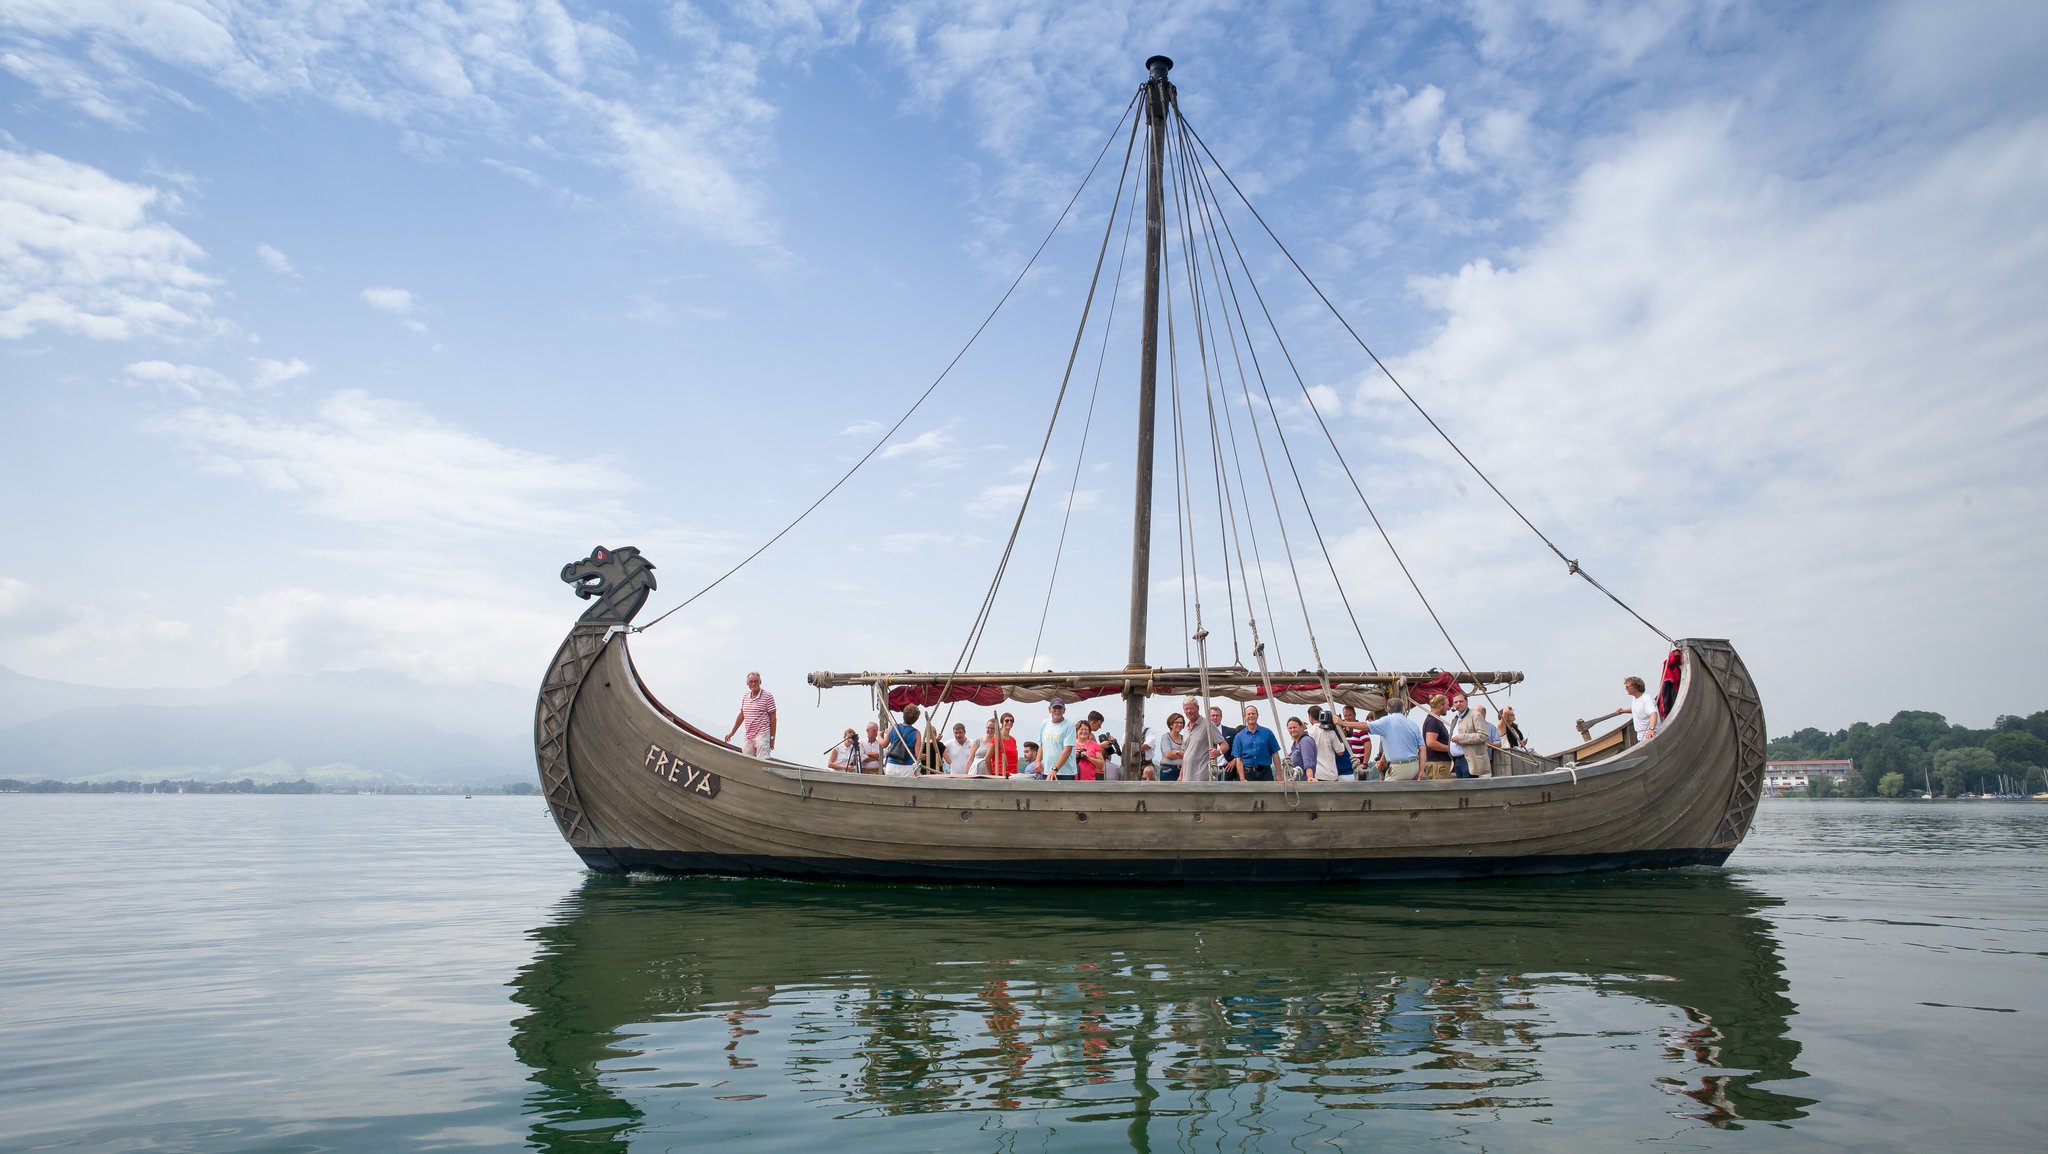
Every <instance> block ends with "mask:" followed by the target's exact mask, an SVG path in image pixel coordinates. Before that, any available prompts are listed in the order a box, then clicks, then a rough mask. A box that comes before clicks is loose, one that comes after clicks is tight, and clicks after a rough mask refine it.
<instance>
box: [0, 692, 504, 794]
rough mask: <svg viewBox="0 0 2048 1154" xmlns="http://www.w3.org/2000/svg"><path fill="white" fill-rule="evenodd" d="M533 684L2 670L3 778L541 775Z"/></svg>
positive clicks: (374, 779)
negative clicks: (210, 683) (139, 682)
mask: <svg viewBox="0 0 2048 1154" xmlns="http://www.w3.org/2000/svg"><path fill="white" fill-rule="evenodd" d="M532 718H533V697H532V694H531V692H530V691H527V690H521V689H516V688H514V687H512V686H508V685H498V684H494V683H489V682H480V683H475V684H471V685H463V686H446V685H429V684H426V683H423V682H417V681H413V680H411V679H409V678H404V677H397V676H393V675H389V674H381V673H372V672H366V671H358V672H353V673H320V674H309V675H302V676H254V675H252V676H249V677H242V678H237V679H236V680H234V681H231V682H229V683H228V684H226V685H221V686H216V687H213V688H210V689H107V688H102V687H97V686H86V685H71V684H67V683H65V682H61V681H47V680H44V679H41V678H35V677H25V676H23V675H21V674H19V673H15V672H13V671H12V670H8V669H5V668H0V777H12V778H21V779H25V780H36V779H41V778H51V779H57V780H70V781H75V780H81V779H88V778H101V779H106V778H134V779H145V780H147V779H155V778H163V777H192V778H198V779H202V780H237V779H240V778H243V777H254V778H256V779H258V780H294V779H297V778H299V777H310V778H311V779H313V780H316V781H326V782H335V783H342V782H352V783H355V784H360V785H378V784H393V785H397V784H418V785H469V784H476V785H486V784H494V783H500V782H517V781H526V780H531V779H532V777H533V773H534V770H533V747H532V744H531V742H532V738H531V736H530V735H531V732H532V729H531V727H532V724H533V721H532Z"/></svg>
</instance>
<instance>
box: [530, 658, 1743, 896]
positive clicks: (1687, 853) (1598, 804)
mask: <svg viewBox="0 0 2048 1154" xmlns="http://www.w3.org/2000/svg"><path fill="white" fill-rule="evenodd" d="M1680 645H1681V647H1682V649H1683V650H1684V653H1685V673H1684V677H1683V680H1682V682H1681V685H1680V691H1679V697H1678V701H1677V705H1676V706H1675V708H1674V710H1673V712H1672V715H1671V716H1670V717H1669V718H1667V719H1666V723H1665V726H1664V727H1663V728H1662V729H1661V730H1660V731H1659V732H1658V734H1657V736H1656V737H1654V738H1652V739H1651V740H1650V741H1648V742H1644V743H1642V744H1639V745H1635V746H1631V747H1629V748H1627V749H1625V750H1622V751H1620V752H1618V753H1615V754H1613V755H1611V756H1608V757H1606V758H1603V759H1601V760H1599V761H1595V762H1591V763H1588V764H1583V765H1580V766H1578V767H1577V768H1576V769H1569V770H1558V771H1555V772H1549V773H1542V774H1534V775H1527V776H1516V777H1497V778H1478V779H1473V780H1469V781H1450V782H1430V781H1422V782H1356V783H1354V782H1302V783H1295V784H1291V785H1284V784H1278V783H1250V784H1242V783H1221V782H1216V783H1161V782H1092V783H1065V782H1032V781H1022V780H1014V779H1013V780H1006V781H998V780H992V779H973V778H951V777H913V778H892V777H880V776H870V775H856V774H845V773H837V772H833V771H831V770H824V769H813V768H808V767H804V766H798V765H794V764H791V763H787V762H781V761H773V762H763V761H760V760H757V759H754V758H750V757H747V756H745V755H744V754H742V753H740V752H739V751H737V750H735V749H733V748H731V747H730V746H727V745H725V744H724V743H722V742H718V741H716V740H713V739H711V738H710V737H709V735H707V734H705V733H703V731H701V730H698V729H696V728H695V727H694V726H690V725H688V724H687V723H686V722H683V721H682V719H681V718H678V717H676V716H675V715H674V714H672V713H670V712H669V711H668V710H666V709H665V708H663V707H662V706H661V705H660V704H659V703H658V702H657V701H655V700H654V699H653V697H652V696H651V695H649V694H648V692H647V691H646V688H645V687H644V685H643V684H642V683H641V681H640V678H639V676H638V674H637V673H636V672H635V670H634V669H633V664H632V659H631V656H630V654H629V652H628V648H627V643H626V634H625V633H624V632H623V631H622V630H616V629H610V630H603V629H600V628H592V627H585V626H579V627H578V629H577V630H576V631H575V632H573V633H571V634H570V636H569V638H568V639H567V640H566V641H564V642H563V645H562V648H561V651H560V652H558V653H557V656H556V660H555V662H554V664H553V665H552V666H551V667H550V674H549V678H548V681H547V683H546V684H545V685H544V686H543V689H542V693H541V699H540V704H539V709H538V712H537V716H536V730H535V742H536V752H537V755H538V759H539V762H540V768H541V781H542V785H543V788H544V790H545V791H546V793H547V795H548V800H549V805H550V809H551V811H552V812H553V814H554V816H555V819H556V822H557V823H558V825H559V826H560V827H561V829H562V832H563V836H564V837H565V838H566V839H567V840H568V841H569V843H570V844H571V845H572V846H573V847H574V848H575V849H576V851H577V853H578V854H579V855H581V856H582V858H583V860H584V861H585V862H586V863H587V864H588V865H589V866H591V867H592V868H594V869H599V870H604V871H610V872H617V871H633V870H649V871H659V872H671V873H696V874H720V875H770V876H781V877H796V878H829V879H870V880H885V881H946V882H1004V883H1067V884H1173V883H1205V884H1216V883H1222V884H1230V883H1258V882H1311V881H1313V882H1338V881H1362V880H1370V879H1390V878H1424V877H1428V878H1447V877H1491V876H1505V875H1518V874H1558V873H1577V872H1586V871H1593V870H1612V869H1630V868H1640V867H1671V866H1686V865H1717V864H1719V863H1720V862H1722V861H1723V860H1725V859H1726V858H1727V856H1728V853H1729V852H1730V851H1731V850H1733V849H1734V847H1735V845H1736V844H1737V843H1738V842H1740V841H1741V839H1742V836H1743V834H1745V833H1746V832H1747V831H1748V828H1749V822H1750V819H1751V818H1752V817H1753V816H1754V813H1755V806H1756V796H1757V790H1758V787H1759V785H1760V784H1761V781H1762V775H1763V739H1762V735H1763V732H1764V728H1763V717H1762V709H1761V706H1760V705H1759V704H1758V702H1757V700H1756V695H1755V692H1754V690H1753V688H1752V687H1751V686H1750V683H1749V678H1748V673H1747V671H1746V670H1745V669H1744V668H1743V665H1742V661H1741V658H1740V657H1738V656H1737V655H1736V654H1735V651H1734V649H1733V648H1732V647H1730V646H1729V645H1728V644H1727V643H1726V642H1724V641H1697V640H1695V641H1684V642H1681V643H1680Z"/></svg>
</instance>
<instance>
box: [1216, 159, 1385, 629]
mask: <svg viewBox="0 0 2048 1154" xmlns="http://www.w3.org/2000/svg"><path fill="white" fill-rule="evenodd" d="M1176 143H1177V144H1178V145H1180V146H1181V147H1182V148H1183V149H1185V150H1186V151H1187V153H1188V155H1189V157H1190V159H1194V160H1195V167H1196V169H1197V172H1198V175H1199V160H1198V159H1197V158H1194V156H1193V145H1192V144H1190V143H1189V142H1188V141H1187V140H1186V137H1185V134H1181V135H1178V136H1177V137H1176ZM1206 183H1207V182H1206V179H1201V180H1199V181H1198V183H1197V192H1196V198H1195V199H1196V202H1197V204H1198V205H1199V206H1200V207H1201V209H1202V218H1203V221H1204V228H1203V230H1202V232H1203V236H1204V238H1205V239H1206V240H1207V242H1208V244H1207V250H1208V254H1209V263H1210V267H1211V268H1212V269H1215V270H1216V277H1217V279H1218V280H1219V281H1220V282H1221V283H1222V285H1223V287H1224V288H1225V289H1226V290H1227V291H1228V292H1229V295H1230V304H1231V308H1232V309H1235V310H1236V312H1237V321H1238V323H1237V327H1236V328H1232V327H1231V325H1230V311H1231V310H1230V309H1226V310H1224V312H1223V320H1224V328H1225V331H1226V332H1228V333H1229V334H1230V338H1231V344H1230V348H1231V356H1232V357H1234V358H1235V357H1237V356H1238V352H1237V332H1239V331H1242V332H1243V333H1244V348H1245V352H1246V353H1247V354H1249V355H1250V356H1251V359H1252V371H1253V372H1254V373H1255V374H1257V376H1258V379H1259V391H1260V392H1261V393H1263V394H1265V398H1266V410H1267V412H1268V413H1270V414H1271V415H1272V417H1273V428H1274V430H1275V435H1276V436H1277V435H1279V434H1278V430H1279V428H1280V413H1279V409H1278V407H1277V406H1276V405H1275V404H1274V403H1273V392H1272V390H1271V389H1269V388H1268V387H1267V386H1266V370H1265V367H1264V366H1263V365H1262V364H1261V363H1260V361H1259V350H1258V348H1257V346H1255V345H1254V344H1253V343H1252V339H1251V326H1250V325H1249V324H1248V323H1246V321H1245V317H1244V304H1243V302H1242V301H1241V300H1239V298H1238V295H1237V282H1236V280H1235V278H1233V277H1232V276H1231V275H1230V264H1229V262H1228V261H1227V260H1224V259H1223V258H1222V250H1221V248H1220V247H1219V245H1218V242H1217V240H1216V225H1215V220H1216V219H1217V218H1220V217H1221V216H1222V206H1221V205H1216V206H1214V214H1213V216H1212V213H1211V204H1210V200H1209V199H1208V198H1205V197H1203V196H1202V195H1201V187H1202V186H1203V185H1205V184H1206ZM1246 279H1247V281H1249V280H1250V271H1249V270H1246ZM1270 319H1271V318H1270V317H1269V318H1268V320H1270ZM1273 339H1274V341H1275V342H1277V343H1279V345H1280V348H1281V352H1282V353H1283V354H1285V353H1286V351H1287V346H1286V342H1285V341H1283V340H1281V338H1280V333H1279V330H1278V329H1277V328H1276V329H1274V331H1273ZM1293 363H1294V362H1293V358H1292V357H1291V356H1290V357H1288V365H1289V367H1290V368H1291V367H1292V366H1293ZM1238 377H1239V379H1240V380H1242V379H1243V378H1244V365H1243V362H1242V361H1241V360H1240V361H1239V364H1238ZM1300 377H1301V374H1300V372H1299V371H1298V370H1297V371H1296V372H1295V378H1296V380H1297V381H1300ZM1301 385H1302V389H1303V390H1304V391H1306V390H1307V388H1308V385H1307V383H1306V382H1301ZM1280 447H1281V451H1282V453H1283V455H1284V457H1285V459H1286V461H1287V469H1288V472H1289V473H1290V474H1292V475H1293V477H1294V490H1295V492H1296V493H1297V494H1298V495H1299V496H1300V497H1301V508H1302V512H1304V513H1306V514H1307V515H1308V523H1309V528H1310V530H1311V531H1312V532H1313V533H1314V534H1315V538H1316V548H1317V549H1318V550H1319V551H1320V552H1321V553H1322V555H1323V564H1324V566H1325V567H1326V568H1328V569H1329V571H1330V583H1331V585H1332V586H1334V587H1335V588H1336V590H1337V600H1338V601H1339V602H1340V603H1341V604H1342V605H1343V606H1344V615H1345V616H1346V617H1347V618H1349V619H1350V621H1351V629H1352V632H1353V633H1354V634H1356V635H1357V637H1358V645H1359V648H1361V649H1363V650H1365V661H1366V666H1367V667H1368V668H1377V667H1378V664H1379V662H1378V659H1377V658H1375V657H1374V656H1373V654H1372V645H1371V643H1369V642H1367V641H1366V639H1365V629H1364V628H1363V627H1362V626H1360V625H1359V623H1358V614H1357V612H1356V611H1355V610H1353V609H1352V607H1351V597H1350V594H1348V593H1347V592H1345V589H1344V579H1343V578H1342V577H1340V576H1338V574H1337V560H1336V558H1335V557H1333V556H1332V555H1331V554H1330V546H1329V543H1328V542H1327V541H1325V540H1324V538H1323V527H1322V524H1321V522H1319V521H1317V519H1316V511H1315V507H1314V506H1313V505H1311V504H1310V503H1309V499H1308V486H1307V485H1306V484H1305V483H1304V482H1303V481H1302V479H1301V470H1300V469H1298V468H1296V467H1295V463H1294V454H1293V453H1291V452H1287V441H1286V438H1285V437H1281V440H1280ZM1332 448H1333V449H1334V448H1335V446H1334V444H1333V445H1332ZM1297 584H1299V581H1298V579H1297ZM1310 632H1311V638H1310V646H1311V648H1312V649H1313V648H1315V646H1314V638H1313V632H1314V631H1313V630H1311V631H1310ZM1317 664H1318V667H1320V666H1321V657H1320V651H1318V658H1317Z"/></svg>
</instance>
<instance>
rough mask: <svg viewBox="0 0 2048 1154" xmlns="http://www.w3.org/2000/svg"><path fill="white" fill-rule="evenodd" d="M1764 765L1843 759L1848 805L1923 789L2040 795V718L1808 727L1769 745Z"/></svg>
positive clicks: (2044, 774) (1918, 717)
mask: <svg viewBox="0 0 2048 1154" xmlns="http://www.w3.org/2000/svg"><path fill="white" fill-rule="evenodd" d="M1769 757H1770V759H1771V760H1772V761H1816V760H1835V759H1848V760H1850V761H1853V762H1854V763H1855V766H1854V768H1853V769H1851V770H1850V772H1849V774H1848V775H1847V776H1846V777H1845V778H1844V779H1843V780H1842V789H1841V791H1842V793H1843V794H1844V795H1846V796H1849V797H1898V796H1900V795H1902V794H1914V793H1918V792H1920V791H1922V790H1924V789H1926V788H1927V786H1928V784H1929V783H1930V782H1931V783H1932V785H1933V788H1934V793H1935V795H1936V796H1938V797H1960V796H1961V795H1963V794H1966V793H2001V792H2008V791H2011V790H2014V789H2017V790H2018V791H2020V792H2026V793H2031V792H2033V791H2034V790H2035V789H2036V788H2037V787H2038V788H2044V789H2048V710H2042V711H2041V712H2039V713H2033V714H2029V715H2027V716H2026V717H2018V716H2015V715H2012V714H2006V715H2003V716H2001V717H1999V718H1998V720H1997V721H1994V722H1993V723H1992V724H1991V728H1989V729H1971V728H1969V727H1968V726H1963V725H1951V724H1949V721H1948V719H1947V718H1945V717H1943V716H1942V715H1941V714H1939V713H1928V712H1924V711H1920V710H1903V711H1901V712H1899V713H1897V714H1894V715H1893V716H1892V719H1891V720H1890V721H1880V722H1878V723H1877V724H1875V725H1872V724H1871V723H1869V722H1867V721H1859V722H1857V723H1856V724H1854V725H1852V726H1850V727H1849V728H1847V729H1838V730H1836V731H1835V732H1833V733H1825V732H1823V731H1821V730H1818V729H1814V728H1811V727H1808V728H1806V729H1802V730H1800V731H1799V732H1797V733H1794V734H1792V735H1791V736H1790V737H1780V738H1775V739H1773V740H1772V741H1771V744H1770V749H1769Z"/></svg>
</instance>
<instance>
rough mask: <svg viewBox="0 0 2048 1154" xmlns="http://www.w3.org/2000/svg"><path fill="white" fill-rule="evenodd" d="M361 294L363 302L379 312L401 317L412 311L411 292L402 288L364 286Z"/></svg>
mask: <svg viewBox="0 0 2048 1154" xmlns="http://www.w3.org/2000/svg"><path fill="white" fill-rule="evenodd" d="M362 296H363V303H364V304H366V305H369V306H370V307H371V308H373V309H376V310H377V311H378V312H380V313H390V314H391V315H392V316H395V317H402V316H405V315H406V314H408V313H410V312H412V293H411V292H409V291H407V290H405V289H402V288H388V287H377V288H366V289H364V290H363V293H362Z"/></svg>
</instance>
